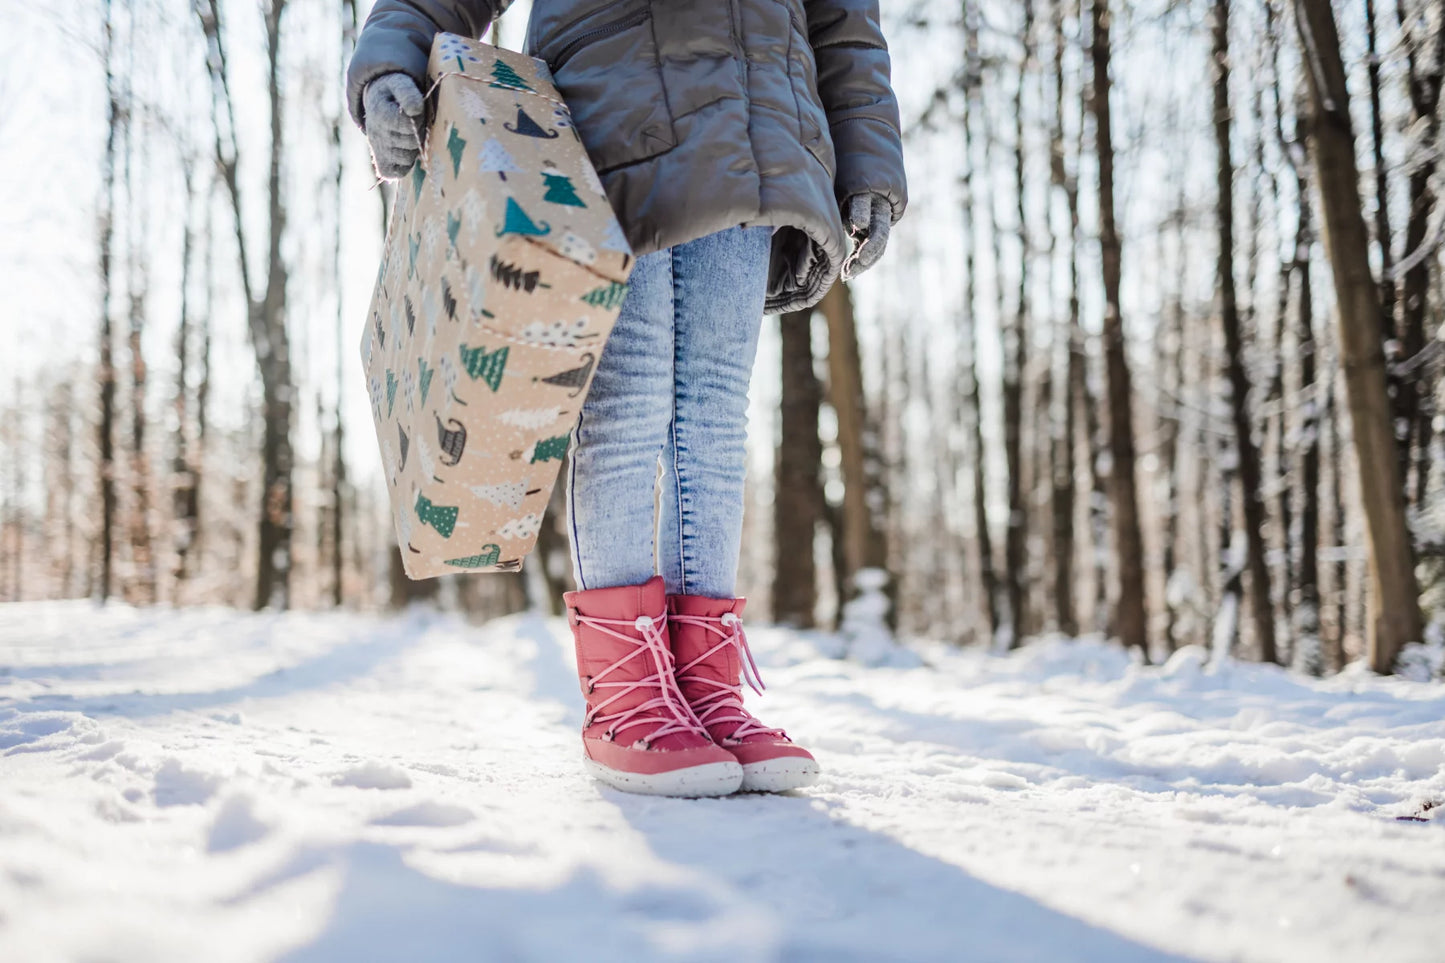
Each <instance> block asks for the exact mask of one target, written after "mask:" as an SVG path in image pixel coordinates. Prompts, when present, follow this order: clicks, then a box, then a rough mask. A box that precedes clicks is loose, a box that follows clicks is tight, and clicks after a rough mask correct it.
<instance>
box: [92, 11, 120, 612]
mask: <svg viewBox="0 0 1445 963" xmlns="http://www.w3.org/2000/svg"><path fill="white" fill-rule="evenodd" d="M114 14H115V7H114V3H113V0H105V39H104V42H103V46H102V48H101V49H102V53H101V59H102V63H103V64H104V69H105V88H106V116H105V160H104V162H103V164H102V167H101V191H100V332H99V341H100V364H99V371H98V377H99V381H100V421H99V425H98V433H99V436H100V437H99V439H98V447H99V449H100V451H99V456H100V464H99V466H98V467H97V472H96V474H97V476H98V478H99V481H100V584H99V585H98V586H97V594H98V595H99V597H100V600H101V601H102V602H104V601H106V600H107V599H109V598H110V594H111V591H112V589H113V587H114V565H115V502H116V497H115V357H114V353H113V352H114V341H115V337H114V334H113V332H112V329H111V321H110V301H111V291H112V288H113V287H114V270H115V269H114V264H113V262H112V256H111V255H112V251H111V249H112V247H113V246H114V241H115V159H116V133H117V129H118V128H119V126H120V123H121V119H120V112H121V105H120V92H119V90H118V89H117V85H116V77H115V60H114V54H115V19H114Z"/></svg>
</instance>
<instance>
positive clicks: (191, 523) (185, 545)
mask: <svg viewBox="0 0 1445 963" xmlns="http://www.w3.org/2000/svg"><path fill="white" fill-rule="evenodd" d="M182 166H183V173H184V175H185V184H186V214H185V218H186V222H185V226H184V227H183V228H182V231H181V316H180V320H179V322H178V323H177V325H176V358H177V361H178V364H177V366H176V386H175V396H174V398H173V399H172V407H173V408H174V410H175V413H176V433H175V451H174V454H173V457H172V460H171V515H172V518H173V521H174V525H175V532H174V536H173V539H174V561H173V564H172V568H171V582H172V585H173V588H172V592H173V597H174V598H175V599H176V601H180V596H181V592H182V587H183V586H184V584H185V582H186V578H187V576H188V574H189V570H188V568H187V562H188V561H189V558H190V551H191V548H192V547H193V545H194V543H195V531H196V516H197V514H198V509H199V505H198V504H197V502H196V474H197V472H196V466H195V465H194V464H193V463H192V462H191V452H190V445H189V437H190V390H191V389H190V378H189V375H190V359H191V340H192V336H191V264H192V261H193V260H194V250H195V231H194V229H193V227H192V218H193V217H194V214H195V207H196V187H195V177H194V170H193V167H194V165H193V164H192V162H191V160H190V159H189V158H187V159H186V160H184V161H183V165H182Z"/></svg>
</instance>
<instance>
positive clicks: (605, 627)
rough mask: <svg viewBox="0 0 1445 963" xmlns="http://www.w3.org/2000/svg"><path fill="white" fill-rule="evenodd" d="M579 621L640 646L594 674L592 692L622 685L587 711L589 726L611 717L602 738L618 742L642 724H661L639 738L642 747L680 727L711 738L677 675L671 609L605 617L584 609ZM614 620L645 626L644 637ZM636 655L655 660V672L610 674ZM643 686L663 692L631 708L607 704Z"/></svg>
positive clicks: (640, 629) (639, 627) (641, 629)
mask: <svg viewBox="0 0 1445 963" xmlns="http://www.w3.org/2000/svg"><path fill="white" fill-rule="evenodd" d="M577 621H578V622H579V623H580V624H582V625H586V626H590V627H591V628H593V629H596V630H597V631H598V632H601V633H603V634H605V635H610V636H612V637H613V638H614V639H617V640H619V641H622V642H626V643H628V644H630V645H633V646H636V648H635V649H634V650H633V651H631V652H629V653H627V654H626V655H624V656H623V657H622V658H620V659H618V660H617V661H616V662H614V663H612V664H611V665H609V666H608V667H607V668H605V669H603V670H602V671H601V672H599V673H597V674H596V675H594V676H592V677H591V678H590V679H589V680H588V692H589V693H591V692H593V691H595V690H598V689H612V690H616V691H615V692H613V694H612V695H610V696H608V697H607V698H606V699H603V700H602V701H601V702H599V703H597V704H596V705H590V704H589V705H588V709H587V717H586V719H585V720H584V721H583V723H582V724H583V727H584V728H587V727H591V726H593V725H596V724H597V723H607V731H606V733H604V734H603V736H602V738H603V739H605V740H607V741H608V742H612V741H615V740H616V739H617V737H618V735H619V734H620V733H621V732H622V731H623V730H625V729H630V728H632V727H634V726H641V725H657V728H656V729H653V730H652V731H651V732H649V733H648V734H647V735H646V736H644V737H643V738H641V739H639V740H638V741H637V742H636V743H635V745H637V746H638V747H640V748H642V749H650V748H652V744H653V743H654V742H656V741H657V739H659V738H660V737H662V736H667V735H672V734H674V733H682V732H694V733H697V734H699V735H701V736H702V737H703V738H709V737H708V734H707V730H706V729H704V728H703V724H702V722H701V720H699V719H698V717H697V716H696V715H695V714H693V711H692V707H691V706H689V705H688V704H687V699H686V698H684V697H683V694H682V690H681V689H680V688H679V687H678V684H677V679H676V678H675V676H674V671H673V670H674V668H675V666H676V662H675V661H674V660H673V657H672V649H671V647H670V646H669V645H668V641H667V632H666V626H667V616H666V615H665V614H664V615H661V616H658V617H656V618H654V617H652V616H650V615H639V616H638V617H637V618H636V619H599V618H593V617H592V616H588V615H583V614H581V613H580V612H579V613H578V614H577ZM611 626H628V627H629V628H632V629H635V630H636V631H638V632H640V633H641V634H642V638H641V639H638V638H635V637H633V636H631V635H628V634H626V633H624V632H619V631H617V629H614V628H611ZM636 658H643V659H646V660H650V662H651V665H652V668H653V670H654V671H653V673H652V674H651V675H648V676H645V677H644V678H641V679H635V680H629V681H610V680H606V676H608V675H610V674H612V673H613V672H616V671H617V670H618V669H620V668H622V666H624V665H627V664H628V663H629V662H631V661H632V660H633V659H636ZM638 690H655V691H656V692H657V695H655V696H653V697H652V698H651V699H647V700H645V701H643V702H640V703H638V704H637V705H635V706H632V707H631V708H628V709H622V710H619V711H617V712H612V713H608V712H607V711H606V709H607V707H608V706H610V705H612V704H613V703H614V702H616V701H617V700H618V699H622V698H625V697H626V696H627V695H628V694H630V693H633V692H637V691H638ZM659 723H660V724H659Z"/></svg>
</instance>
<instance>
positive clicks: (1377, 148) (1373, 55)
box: [1365, 0, 1399, 341]
mask: <svg viewBox="0 0 1445 963" xmlns="http://www.w3.org/2000/svg"><path fill="white" fill-rule="evenodd" d="M1396 2H1397V3H1398V2H1399V0H1396ZM1376 26H1377V25H1376V18H1375V0H1365V43H1366V49H1367V54H1366V58H1365V66H1366V70H1367V72H1368V75H1369V78H1370V134H1371V143H1372V147H1373V149H1374V161H1375V243H1376V244H1378V245H1379V246H1380V268H1381V270H1380V277H1381V281H1380V305H1381V310H1380V340H1381V341H1388V340H1390V339H1391V338H1393V337H1394V336H1395V281H1394V274H1395V267H1394V263H1395V256H1394V250H1393V246H1392V244H1391V235H1390V177H1389V168H1388V167H1386V166H1385V120H1384V113H1383V112H1382V111H1381V109H1380V50H1379V43H1378V40H1377V39H1376V38H1377V31H1376Z"/></svg>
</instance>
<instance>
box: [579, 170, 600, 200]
mask: <svg viewBox="0 0 1445 963" xmlns="http://www.w3.org/2000/svg"><path fill="white" fill-rule="evenodd" d="M577 176H578V178H579V179H580V180H581V181H582V186H584V187H586V188H587V189H588V190H589V191H591V192H592V193H594V194H596V195H598V196H600V197H605V196H606V195H607V191H606V189H605V188H603V186H602V179H601V178H600V177H598V176H597V169H596V168H595V167H593V166H592V165H591V164H587V163H584V164H583V165H582V167H581V169H580V170H578V172H577Z"/></svg>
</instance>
